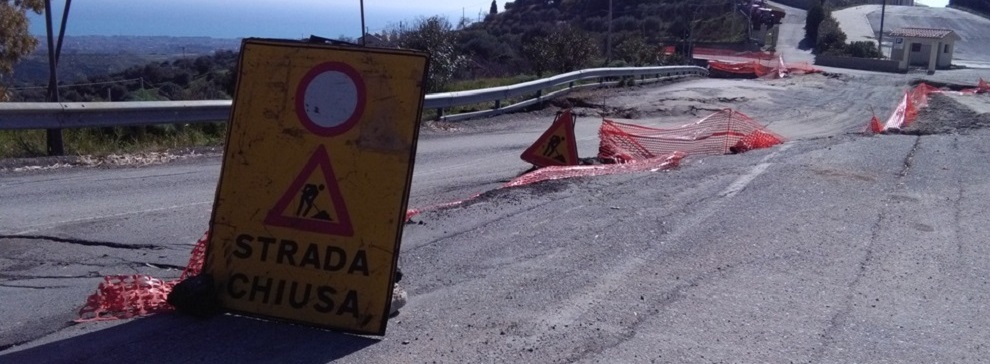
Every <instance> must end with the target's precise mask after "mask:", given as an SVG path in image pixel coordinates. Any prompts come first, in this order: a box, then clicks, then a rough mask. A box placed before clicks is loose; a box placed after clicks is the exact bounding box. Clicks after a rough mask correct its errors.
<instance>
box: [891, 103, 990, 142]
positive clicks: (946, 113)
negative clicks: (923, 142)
mask: <svg viewBox="0 0 990 364" xmlns="http://www.w3.org/2000/svg"><path fill="white" fill-rule="evenodd" d="M975 97H979V96H975ZM986 128H990V113H984V114H980V113H977V112H975V111H973V110H972V109H970V108H968V107H966V106H965V105H963V104H961V103H959V102H958V101H956V100H953V99H952V98H951V97H949V96H945V95H941V94H932V95H931V96H929V99H928V107H926V108H921V110H919V111H918V118H917V120H915V122H914V123H913V124H911V126H908V127H906V128H904V129H902V130H901V134H908V135H932V134H969V133H970V132H973V131H975V130H979V129H986Z"/></svg>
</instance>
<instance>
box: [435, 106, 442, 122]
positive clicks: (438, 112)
mask: <svg viewBox="0 0 990 364" xmlns="http://www.w3.org/2000/svg"><path fill="white" fill-rule="evenodd" d="M440 120H443V108H442V107H441V108H438V109H437V120H436V121H440Z"/></svg>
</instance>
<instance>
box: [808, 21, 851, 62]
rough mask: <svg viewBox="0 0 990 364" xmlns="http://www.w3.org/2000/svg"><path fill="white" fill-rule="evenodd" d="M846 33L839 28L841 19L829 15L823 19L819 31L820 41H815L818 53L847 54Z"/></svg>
mask: <svg viewBox="0 0 990 364" xmlns="http://www.w3.org/2000/svg"><path fill="white" fill-rule="evenodd" d="M845 47H846V33H844V32H842V29H840V28H839V21H838V20H835V18H834V17H832V16H828V17H826V18H825V20H823V21H822V24H821V25H820V26H819V31H818V41H817V42H816V43H815V52H816V54H834V55H843V54H845Z"/></svg>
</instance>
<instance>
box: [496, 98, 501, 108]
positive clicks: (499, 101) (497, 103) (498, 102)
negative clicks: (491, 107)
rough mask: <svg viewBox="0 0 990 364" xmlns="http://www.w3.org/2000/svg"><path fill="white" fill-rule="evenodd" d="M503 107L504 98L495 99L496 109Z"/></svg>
mask: <svg viewBox="0 0 990 364" xmlns="http://www.w3.org/2000/svg"><path fill="white" fill-rule="evenodd" d="M501 107H502V100H495V110H498V109H499V108H501Z"/></svg>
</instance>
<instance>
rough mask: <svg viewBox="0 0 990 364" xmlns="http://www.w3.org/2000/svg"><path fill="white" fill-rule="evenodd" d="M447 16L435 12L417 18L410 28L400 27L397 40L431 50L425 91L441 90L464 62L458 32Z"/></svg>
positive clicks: (465, 61) (414, 47) (404, 44)
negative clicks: (426, 16) (458, 41)
mask: <svg viewBox="0 0 990 364" xmlns="http://www.w3.org/2000/svg"><path fill="white" fill-rule="evenodd" d="M452 28H453V27H452V26H451V24H450V22H449V21H447V19H446V18H443V17H440V16H437V15H434V16H432V17H429V18H426V19H420V20H419V21H417V23H416V24H415V25H414V26H413V29H412V30H409V31H405V32H403V31H402V30H401V29H400V34H399V44H400V45H401V46H402V47H404V48H411V49H418V50H421V51H425V52H427V53H429V54H430V74H429V78H428V79H427V84H426V91H427V92H437V91H442V90H443V88H444V87H446V86H447V84H448V83H450V81H451V80H452V79H453V78H454V75H455V74H456V73H457V71H459V70H460V69H461V68H463V67H464V66H465V65H467V57H465V56H463V55H461V54H460V52H458V51H457V43H456V42H457V34H455V33H454V30H453V29H452Z"/></svg>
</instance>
